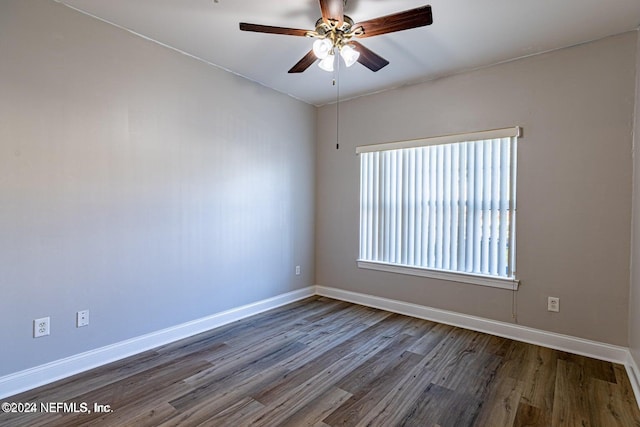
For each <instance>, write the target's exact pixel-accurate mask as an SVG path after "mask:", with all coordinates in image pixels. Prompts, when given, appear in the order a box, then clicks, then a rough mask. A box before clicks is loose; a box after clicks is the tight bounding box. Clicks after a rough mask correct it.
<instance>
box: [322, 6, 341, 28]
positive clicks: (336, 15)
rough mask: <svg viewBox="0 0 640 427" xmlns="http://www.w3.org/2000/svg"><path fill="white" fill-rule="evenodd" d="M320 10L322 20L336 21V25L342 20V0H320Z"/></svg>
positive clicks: (327, 21)
mask: <svg viewBox="0 0 640 427" xmlns="http://www.w3.org/2000/svg"><path fill="white" fill-rule="evenodd" d="M320 10H321V11H322V20H323V21H324V22H326V23H327V24H328V23H329V20H333V21H337V22H338V24H337V25H338V27H339V26H340V25H342V23H343V22H344V0H320Z"/></svg>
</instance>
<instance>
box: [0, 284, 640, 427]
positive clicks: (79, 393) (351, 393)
mask: <svg viewBox="0 0 640 427" xmlns="http://www.w3.org/2000/svg"><path fill="white" fill-rule="evenodd" d="M3 401H8V402H36V404H37V405H38V413H28V414H11V413H4V414H3V413H0V426H11V427H16V426H65V427H67V426H80V425H82V426H127V425H131V426H232V427H236V426H269V427H271V426H295V427H297V426H323V427H327V426H419V427H426V426H439V427H447V426H452V427H464V426H481V427H483V426H490V427H500V426H544V427H548V426H572V427H573V426H591V427H608V426H624V427H626V426H640V411H639V410H638V407H637V405H636V401H635V399H634V395H633V391H632V389H631V385H630V383H629V379H628V378H627V375H626V372H625V370H624V367H623V366H621V365H616V364H612V363H608V362H602V361H598V360H594V359H589V358H586V357H581V356H576V355H573V354H568V353H565V352H561V351H556V350H551V349H548V348H543V347H538V346H534V345H529V344H524V343H520V342H516V341H512V340H508V339H503V338H499V337H495V336H491V335H486V334H482V333H477V332H473V331H468V330H465V329H460V328H456V327H452V326H447V325H443V324H438V323H433V322H429V321H426V320H421V319H415V318H412V317H407V316H402V315H398V314H393V313H389V312H386V311H382V310H376V309H372V308H368V307H363V306H359V305H354V304H349V303H346V302H341V301H336V300H332V299H328V298H324V297H312V298H308V299H306V300H303V301H300V302H297V303H294V304H290V305H287V306H284V307H281V308H278V309H275V310H272V311H269V312H266V313H263V314H260V315H257V316H253V317H251V318H247V319H244V320H241V321H238V322H235V323H232V324H229V325H226V326H224V327H221V328H218V329H214V330H211V331H209V332H206V333H204V334H200V335H197V336H194V337H191V338H188V339H185V340H182V341H178V342H175V343H172V344H169V345H166V346H163V347H159V348H156V349H154V350H151V351H147V352H145V353H142V354H139V355H136V356H134V357H131V358H128V359H125V360H121V361H118V362H116V363H112V364H110V365H107V366H103V367H100V368H97V369H94V370H92V371H89V372H85V373H82V374H79V375H76V376H74V377H71V378H67V379H64V380H62V381H58V382H56V383H53V384H50V385H47V386H44V387H41V388H38V389H35V390H31V391H29V392H26V393H23V394H21V395H18V396H14V397H11V398H8V399H3ZM51 402H53V403H54V404H55V403H57V402H60V404H63V402H64V403H66V404H67V405H68V407H67V408H66V409H70V408H73V407H72V406H69V405H72V404H74V403H75V405H76V409H78V411H77V412H75V413H74V412H69V411H65V408H64V407H60V408H58V409H59V411H60V412H57V413H43V412H42V411H41V407H40V404H41V403H45V404H48V403H51ZM95 403H97V404H102V405H110V408H111V410H112V412H108V413H103V412H100V411H98V412H92V413H83V412H82V410H83V406H82V405H83V404H86V405H87V408H88V409H89V410H92V411H93V409H94V406H93V405H94V404H95Z"/></svg>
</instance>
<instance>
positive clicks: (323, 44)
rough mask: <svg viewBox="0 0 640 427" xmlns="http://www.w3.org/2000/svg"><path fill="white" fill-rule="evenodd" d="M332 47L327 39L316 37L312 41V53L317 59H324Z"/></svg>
mask: <svg viewBox="0 0 640 427" xmlns="http://www.w3.org/2000/svg"><path fill="white" fill-rule="evenodd" d="M332 49H333V43H332V42H331V40H329V39H318V40H316V41H314V42H313V53H314V54H315V55H316V57H317V58H318V59H325V58H326V57H327V55H329V52H331V50H332Z"/></svg>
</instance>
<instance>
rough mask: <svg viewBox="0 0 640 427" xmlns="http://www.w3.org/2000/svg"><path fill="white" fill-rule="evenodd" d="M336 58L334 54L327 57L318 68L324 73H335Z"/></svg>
mask: <svg viewBox="0 0 640 427" xmlns="http://www.w3.org/2000/svg"><path fill="white" fill-rule="evenodd" d="M334 59H335V56H334V55H333V54H330V55H327V57H326V58H324V59H323V60H322V61H320V62H319V63H318V67H320V68H321V69H323V70H324V71H333V63H334Z"/></svg>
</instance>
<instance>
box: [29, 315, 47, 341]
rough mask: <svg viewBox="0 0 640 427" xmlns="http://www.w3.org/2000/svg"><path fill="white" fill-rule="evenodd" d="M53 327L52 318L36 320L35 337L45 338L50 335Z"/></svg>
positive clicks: (34, 325)
mask: <svg viewBox="0 0 640 427" xmlns="http://www.w3.org/2000/svg"><path fill="white" fill-rule="evenodd" d="M50 326H51V318H49V317H43V318H41V319H35V320H34V321H33V337H34V338H38V337H44V336H45V335H49V333H50Z"/></svg>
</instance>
